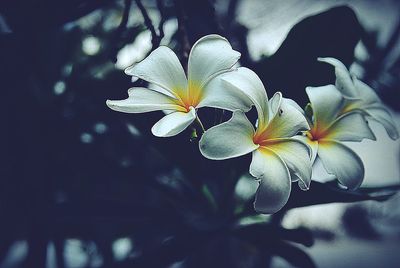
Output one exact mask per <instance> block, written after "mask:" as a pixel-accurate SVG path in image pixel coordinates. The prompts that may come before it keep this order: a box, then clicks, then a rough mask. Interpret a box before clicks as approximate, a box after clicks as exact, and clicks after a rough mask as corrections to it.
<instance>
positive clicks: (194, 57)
mask: <svg viewBox="0 0 400 268" xmlns="http://www.w3.org/2000/svg"><path fill="white" fill-rule="evenodd" d="M239 58H240V53H239V52H237V51H235V50H233V49H232V47H231V45H230V44H229V42H228V41H227V40H226V39H225V38H223V37H221V36H219V35H215V34H213V35H207V36H205V37H203V38H201V39H199V40H198V41H197V42H196V43H195V44H194V45H193V47H192V50H191V51H190V55H189V62H188V77H187V78H186V75H185V71H184V70H183V67H182V65H181V64H180V62H179V60H178V58H177V56H176V55H175V53H174V52H173V51H172V50H171V49H169V48H168V47H165V46H161V47H159V48H157V49H156V50H154V51H153V52H152V53H151V54H150V55H149V56H148V57H147V58H145V59H144V60H143V61H141V62H139V63H138V64H136V65H134V66H131V67H129V68H127V69H126V70H125V73H126V74H128V75H132V76H134V77H137V78H140V79H143V80H145V81H147V82H149V83H152V84H155V85H157V86H158V87H159V88H157V89H147V88H140V87H135V88H131V89H129V91H128V95H129V97H128V98H127V99H125V100H107V105H108V107H110V108H111V109H113V110H116V111H119V112H125V113H145V112H151V111H158V110H166V111H169V112H170V113H169V114H167V115H166V116H164V117H163V118H161V120H160V121H158V122H157V123H156V124H155V125H154V126H153V128H152V132H153V134H154V135H155V136H159V137H169V136H174V135H177V134H179V133H180V132H182V131H183V130H185V129H186V128H187V127H188V126H189V125H190V124H192V123H193V121H194V120H195V119H196V117H197V114H196V109H198V108H201V107H205V106H207V107H215V108H221V109H226V110H230V111H233V110H236V109H242V110H248V109H249V108H250V107H251V103H250V102H249V100H248V98H247V97H246V96H244V95H243V93H241V92H240V91H238V90H235V89H233V90H231V91H230V92H226V91H224V88H223V87H222V86H221V80H220V76H221V74H223V73H225V72H229V71H231V70H232V67H233V66H234V65H235V64H236V62H237V61H238V59H239Z"/></svg>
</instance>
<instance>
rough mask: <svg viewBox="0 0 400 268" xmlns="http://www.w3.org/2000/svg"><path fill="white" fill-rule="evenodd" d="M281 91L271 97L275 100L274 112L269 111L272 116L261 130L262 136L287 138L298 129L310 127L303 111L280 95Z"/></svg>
mask: <svg viewBox="0 0 400 268" xmlns="http://www.w3.org/2000/svg"><path fill="white" fill-rule="evenodd" d="M276 96H278V97H276ZM281 96H282V95H281V93H280V92H278V93H275V95H274V97H273V98H272V99H279V100H277V101H276V104H274V105H273V106H275V105H276V106H277V109H276V112H271V114H274V117H273V118H271V121H270V122H269V123H268V125H267V127H266V128H265V130H263V134H262V136H263V137H268V139H274V138H287V137H292V136H294V135H296V134H297V133H298V132H300V131H304V130H308V129H310V126H309V124H308V122H307V119H306V118H305V116H304V113H302V112H300V111H299V110H298V109H297V108H296V107H295V106H293V105H292V103H291V102H289V101H287V99H284V98H282V97H281Z"/></svg>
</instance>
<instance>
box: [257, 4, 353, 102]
mask: <svg viewBox="0 0 400 268" xmlns="http://www.w3.org/2000/svg"><path fill="white" fill-rule="evenodd" d="M360 37H361V26H360V24H359V22H358V20H357V17H356V15H355V13H354V11H353V10H352V9H351V8H350V7H348V6H340V7H335V8H332V9H330V10H327V11H325V12H322V13H320V14H317V15H314V16H310V17H308V18H306V19H304V20H302V21H300V22H299V23H298V24H296V25H295V26H294V27H293V28H292V29H291V30H290V32H289V34H288V35H287V37H286V40H285V41H284V42H283V43H282V45H281V47H280V48H279V49H278V51H277V52H276V53H275V54H274V55H272V56H271V57H269V58H266V59H263V60H261V61H260V62H258V63H257V64H256V66H255V71H256V72H257V74H258V75H259V76H260V77H261V79H262V80H263V82H264V84H265V85H266V88H267V89H268V90H269V92H270V94H271V92H274V91H282V92H283V93H284V95H285V96H286V97H289V98H292V99H294V100H296V101H297V102H299V104H301V105H302V106H304V105H305V104H306V102H307V96H306V94H304V89H305V87H306V86H318V85H324V84H328V83H334V81H335V77H334V72H333V70H332V68H331V67H329V66H327V65H326V64H325V65H324V64H321V63H320V62H318V61H317V58H318V57H334V58H337V59H340V60H341V61H342V62H343V63H344V64H345V65H349V64H350V63H351V62H352V61H353V54H354V48H355V46H356V44H357V42H358V41H359V40H360Z"/></svg>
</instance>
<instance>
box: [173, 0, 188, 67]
mask: <svg viewBox="0 0 400 268" xmlns="http://www.w3.org/2000/svg"><path fill="white" fill-rule="evenodd" d="M175 8H176V10H177V14H176V17H177V19H178V35H179V38H180V39H181V40H180V43H181V46H182V47H181V56H182V62H183V63H184V64H186V62H187V59H188V57H189V51H190V43H189V38H188V36H187V31H186V20H187V18H186V15H185V12H184V9H183V6H182V1H181V0H175ZM184 67H187V66H184Z"/></svg>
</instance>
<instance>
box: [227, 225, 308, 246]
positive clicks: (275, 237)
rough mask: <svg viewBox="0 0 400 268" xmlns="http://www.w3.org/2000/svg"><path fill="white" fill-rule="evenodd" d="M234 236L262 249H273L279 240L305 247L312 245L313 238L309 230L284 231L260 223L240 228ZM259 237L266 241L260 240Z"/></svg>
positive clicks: (281, 228)
mask: <svg viewBox="0 0 400 268" xmlns="http://www.w3.org/2000/svg"><path fill="white" fill-rule="evenodd" d="M234 234H235V235H237V236H238V237H240V238H241V239H243V240H246V241H248V242H251V243H253V244H255V245H257V246H258V247H260V248H264V249H266V248H270V247H273V245H274V244H275V243H277V242H278V241H281V240H287V241H292V242H296V243H299V244H302V245H304V246H307V247H310V246H312V245H313V244H314V237H313V235H312V233H311V232H310V230H308V229H306V228H296V229H286V228H283V227H277V226H274V225H270V224H266V223H260V224H252V225H249V226H245V227H242V228H240V229H238V230H235V231H234ZM261 237H266V238H268V239H261Z"/></svg>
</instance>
